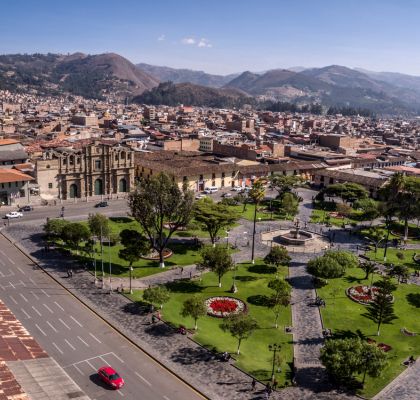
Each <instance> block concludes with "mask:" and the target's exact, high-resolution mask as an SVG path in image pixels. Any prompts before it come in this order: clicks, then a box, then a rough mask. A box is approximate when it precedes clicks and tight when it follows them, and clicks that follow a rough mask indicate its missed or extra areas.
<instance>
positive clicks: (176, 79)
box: [137, 63, 239, 88]
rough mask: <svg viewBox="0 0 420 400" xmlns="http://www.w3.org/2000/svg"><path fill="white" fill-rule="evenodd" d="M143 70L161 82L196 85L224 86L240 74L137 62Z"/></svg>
mask: <svg viewBox="0 0 420 400" xmlns="http://www.w3.org/2000/svg"><path fill="white" fill-rule="evenodd" d="M137 67H139V68H140V70H142V71H146V72H147V73H148V74H150V75H152V76H154V77H155V78H157V79H159V81H161V82H168V81H171V82H173V83H187V82H188V83H193V84H195V85H202V86H209V87H215V88H218V87H222V86H223V85H225V84H226V83H228V82H229V81H231V80H232V79H233V78H235V77H236V76H238V75H239V74H231V75H212V74H207V73H206V72H204V71H193V70H191V69H177V68H170V67H160V66H157V65H150V64H143V63H141V64H137Z"/></svg>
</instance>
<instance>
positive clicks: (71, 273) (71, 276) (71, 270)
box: [70, 268, 73, 278]
mask: <svg viewBox="0 0 420 400" xmlns="http://www.w3.org/2000/svg"><path fill="white" fill-rule="evenodd" d="M70 278H73V269H71V268H70Z"/></svg>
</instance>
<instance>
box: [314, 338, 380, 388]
mask: <svg viewBox="0 0 420 400" xmlns="http://www.w3.org/2000/svg"><path fill="white" fill-rule="evenodd" d="M320 360H321V362H322V364H323V365H324V366H325V368H326V370H327V372H328V374H329V375H330V376H331V377H333V378H334V379H335V380H336V381H338V382H342V383H347V384H349V383H351V382H352V381H353V379H354V375H355V374H362V373H363V374H364V376H363V383H364V379H365V376H366V374H368V375H369V376H372V377H377V376H380V374H381V372H382V371H383V369H384V368H385V367H386V365H387V361H386V360H387V356H386V353H385V352H384V351H382V350H381V349H380V348H379V347H377V346H376V345H374V344H369V343H367V342H365V341H362V340H361V339H360V338H348V339H330V340H327V341H326V342H325V345H324V346H323V347H322V348H321V356H320Z"/></svg>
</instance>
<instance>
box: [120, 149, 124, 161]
mask: <svg viewBox="0 0 420 400" xmlns="http://www.w3.org/2000/svg"><path fill="white" fill-rule="evenodd" d="M120 158H121V160H125V151H122V152H121V154H120Z"/></svg>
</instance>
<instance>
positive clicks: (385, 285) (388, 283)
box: [375, 276, 397, 294]
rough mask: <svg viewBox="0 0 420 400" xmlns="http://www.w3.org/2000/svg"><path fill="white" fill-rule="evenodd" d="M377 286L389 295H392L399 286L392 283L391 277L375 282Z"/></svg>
mask: <svg viewBox="0 0 420 400" xmlns="http://www.w3.org/2000/svg"><path fill="white" fill-rule="evenodd" d="M375 286H376V287H377V288H380V289H381V290H382V291H383V292H384V293H387V294H392V292H393V291H395V290H396V289H397V285H395V284H394V282H392V279H391V278H390V277H389V276H384V277H382V279H381V280H380V281H377V282H375Z"/></svg>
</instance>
